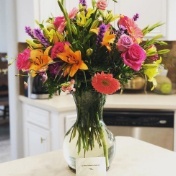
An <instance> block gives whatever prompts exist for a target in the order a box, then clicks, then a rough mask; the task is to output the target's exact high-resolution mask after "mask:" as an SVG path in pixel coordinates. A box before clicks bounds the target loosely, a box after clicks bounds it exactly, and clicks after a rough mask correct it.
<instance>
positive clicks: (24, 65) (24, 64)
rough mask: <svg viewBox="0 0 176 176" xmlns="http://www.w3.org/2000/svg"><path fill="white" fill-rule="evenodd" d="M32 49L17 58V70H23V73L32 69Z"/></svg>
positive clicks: (26, 50)
mask: <svg viewBox="0 0 176 176" xmlns="http://www.w3.org/2000/svg"><path fill="white" fill-rule="evenodd" d="M30 52H31V51H30V49H25V50H24V51H23V52H22V53H19V54H18V56H17V62H16V65H17V69H18V70H23V71H28V70H29V68H30V64H31V63H30V60H29V58H30Z"/></svg>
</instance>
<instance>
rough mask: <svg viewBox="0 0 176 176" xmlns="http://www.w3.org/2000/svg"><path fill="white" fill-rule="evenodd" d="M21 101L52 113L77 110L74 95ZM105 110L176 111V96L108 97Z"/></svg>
mask: <svg viewBox="0 0 176 176" xmlns="http://www.w3.org/2000/svg"><path fill="white" fill-rule="evenodd" d="M19 99H20V101H22V102H25V103H27V104H30V105H34V106H36V107H40V108H44V109H47V110H52V111H60V112H62V111H68V110H75V104H74V101H73V97H72V95H61V96H55V97H53V98H52V99H30V98H27V97H24V96H19ZM105 108H127V109H129V108H132V109H169V110H176V94H173V95H158V94H114V95H108V96H107V99H106V104H105Z"/></svg>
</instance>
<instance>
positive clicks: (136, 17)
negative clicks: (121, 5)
mask: <svg viewBox="0 0 176 176" xmlns="http://www.w3.org/2000/svg"><path fill="white" fill-rule="evenodd" d="M138 18H139V14H138V13H136V14H135V15H134V16H133V20H134V21H137V19H138Z"/></svg>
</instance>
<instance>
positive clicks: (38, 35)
mask: <svg viewBox="0 0 176 176" xmlns="http://www.w3.org/2000/svg"><path fill="white" fill-rule="evenodd" d="M34 36H35V37H36V38H37V39H38V40H39V41H40V42H41V43H42V44H43V45H44V46H45V47H48V46H49V42H48V41H47V39H46V38H45V37H44V35H43V34H42V32H41V30H40V29H34Z"/></svg>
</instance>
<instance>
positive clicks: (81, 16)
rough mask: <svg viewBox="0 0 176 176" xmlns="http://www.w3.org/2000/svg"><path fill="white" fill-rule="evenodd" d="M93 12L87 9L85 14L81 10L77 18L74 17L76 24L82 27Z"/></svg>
mask: <svg viewBox="0 0 176 176" xmlns="http://www.w3.org/2000/svg"><path fill="white" fill-rule="evenodd" d="M94 11H95V10H93V9H91V8H89V9H88V10H87V12H85V11H84V10H82V11H81V12H80V13H79V14H78V15H77V16H76V23H77V24H78V25H79V26H84V25H85V24H86V22H87V21H88V20H90V16H91V14H92V13H94Z"/></svg>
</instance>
